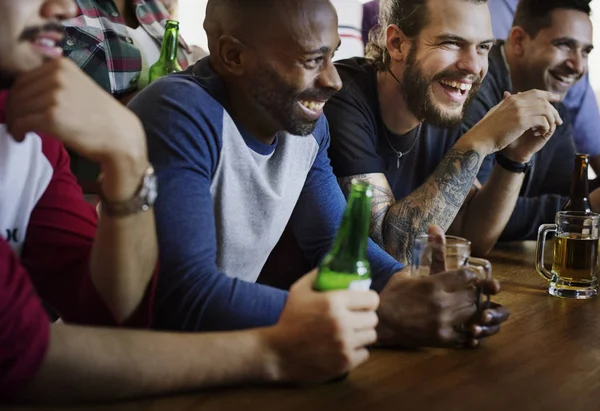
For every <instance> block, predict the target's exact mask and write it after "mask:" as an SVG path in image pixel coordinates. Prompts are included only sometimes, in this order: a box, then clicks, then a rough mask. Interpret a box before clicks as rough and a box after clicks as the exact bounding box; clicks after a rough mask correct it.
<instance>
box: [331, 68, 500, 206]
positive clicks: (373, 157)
mask: <svg viewBox="0 0 600 411" xmlns="http://www.w3.org/2000/svg"><path fill="white" fill-rule="evenodd" d="M336 67H337V69H338V72H339V73H340V77H341V78H342V81H343V88H342V90H341V91H340V92H339V93H337V94H336V95H335V96H334V97H333V98H332V99H331V100H329V102H328V103H327V104H326V105H325V115H326V116H327V119H328V121H329V128H330V133H331V146H330V148H329V157H330V158H331V165H332V167H333V171H334V173H335V174H336V175H337V176H338V177H348V176H352V175H357V174H369V173H383V174H384V175H385V177H386V178H387V181H388V183H389V185H390V188H391V189H392V192H393V194H394V197H395V198H396V200H399V199H402V198H404V197H406V196H407V195H409V194H410V193H412V192H413V191H415V190H416V189H417V188H418V187H419V186H420V185H421V184H423V183H424V182H425V181H426V180H427V178H429V177H430V176H431V174H432V173H433V171H434V170H435V168H436V167H437V166H438V165H439V164H440V162H441V161H442V159H443V158H444V156H445V155H446V153H447V152H448V150H450V148H451V147H452V146H453V145H454V144H455V143H456V141H457V140H458V138H459V137H460V136H461V135H462V133H461V128H460V126H456V127H450V128H443V127H437V126H434V125H431V124H423V125H422V127H421V130H420V133H419V135H418V136H417V131H418V127H417V128H415V129H413V130H411V131H410V132H408V133H407V134H405V135H397V134H394V133H392V132H391V131H390V130H388V129H387V127H386V126H385V124H384V123H383V119H382V118H381V114H380V110H379V98H378V93H377V79H376V70H375V67H374V66H373V64H371V63H370V62H369V61H368V60H367V59H364V58H352V59H347V60H341V61H338V62H337V63H336ZM394 150H395V151H396V152H402V153H403V155H402V157H401V158H400V161H399V162H398V157H397V155H396V153H395V152H394ZM398 163H399V164H398ZM398 165H399V167H398ZM482 167H483V166H482ZM485 169H486V170H488V171H489V169H490V167H485Z"/></svg>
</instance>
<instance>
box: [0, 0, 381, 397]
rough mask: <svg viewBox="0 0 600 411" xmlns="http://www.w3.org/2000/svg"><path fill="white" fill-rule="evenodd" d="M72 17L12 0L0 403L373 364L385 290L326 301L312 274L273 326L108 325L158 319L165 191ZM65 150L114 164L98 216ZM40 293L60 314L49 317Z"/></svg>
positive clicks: (68, 10) (53, 5) (4, 67)
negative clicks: (158, 222)
mask: <svg viewBox="0 0 600 411" xmlns="http://www.w3.org/2000/svg"><path fill="white" fill-rule="evenodd" d="M75 11H76V9H75V3H74V2H73V1H71V0H19V1H14V0H0V402H4V401H5V400H7V399H14V398H16V399H21V400H26V401H29V402H42V403H48V402H50V401H61V402H63V401H76V402H81V401H85V400H88V401H93V400H117V399H124V398H130V397H135V396H141V395H151V394H152V395H156V394H161V393H166V392H173V391H180V390H190V389H197V388H199V387H207V386H215V385H225V384H238V383H257V382H269V383H273V382H283V383H291V382H319V381H327V380H330V379H332V378H334V377H337V376H339V375H343V374H344V373H346V372H348V371H349V370H350V369H351V368H353V367H354V366H356V365H358V364H360V363H362V362H363V361H365V360H366V358H367V357H368V352H367V350H366V348H365V346H366V345H368V344H371V343H372V342H374V341H375V338H376V337H375V324H376V323H377V316H376V314H375V309H376V307H377V304H378V297H377V295H376V294H375V293H374V292H367V291H350V290H347V291H341V292H333V293H317V292H315V291H314V290H312V284H313V282H314V279H315V273H314V272H313V273H312V274H310V275H308V276H306V277H304V278H302V279H301V280H299V281H298V282H297V283H296V284H295V286H293V287H292V290H291V291H290V293H289V295H288V297H287V302H286V306H285V308H284V309H283V311H282V312H281V313H280V314H281V315H280V316H279V318H278V319H277V324H274V325H273V326H271V327H265V328H261V329H253V330H246V331H239V332H229V333H212V334H210V335H208V334H200V333H197V334H182V333H171V334H168V333H158V332H149V331H134V330H123V329H109V328H100V327H97V326H99V325H105V326H106V325H112V326H117V325H127V326H147V325H148V323H149V322H150V315H149V312H150V304H151V302H152V294H153V293H152V291H153V285H154V281H153V279H154V278H155V276H153V275H152V274H153V272H154V268H155V264H156V233H155V230H154V213H153V210H152V204H153V202H154V197H155V195H156V187H155V185H154V178H153V171H152V167H151V166H150V165H149V163H148V157H147V153H146V152H147V149H146V139H145V135H144V132H143V128H142V126H141V124H140V122H139V120H138V119H137V117H136V116H135V115H134V114H132V113H131V112H130V111H129V110H127V109H126V108H125V107H124V106H123V105H122V104H120V103H119V102H118V101H117V100H115V99H113V98H112V97H111V96H110V95H109V94H107V93H106V92H104V91H103V90H101V89H100V88H99V87H98V86H97V85H96V84H95V83H94V82H93V81H92V80H91V79H89V78H88V76H86V75H85V74H84V73H83V72H82V71H81V70H80V69H79V68H78V67H76V66H75V64H74V63H73V62H71V61H70V60H68V59H66V58H63V57H61V56H62V49H61V48H60V47H58V46H57V44H59V42H60V40H61V39H62V37H63V32H62V27H61V25H60V23H59V20H61V19H64V18H69V17H72V16H73V15H74V13H75ZM46 133H48V134H49V135H46ZM63 144H64V145H66V146H67V147H69V148H71V149H73V150H75V151H77V152H78V153H80V154H81V155H83V156H85V157H87V158H90V159H93V160H96V161H98V162H99V163H100V164H101V168H102V171H103V179H102V181H101V183H100V186H101V188H102V193H103V195H102V197H103V199H102V202H101V210H100V221H99V222H98V221H97V215H96V212H95V210H94V209H93V208H92V207H91V206H90V205H89V204H87V203H86V202H85V201H84V199H83V196H82V193H81V190H80V189H79V188H78V186H77V183H76V181H75V178H74V176H73V174H71V172H70V170H69V159H68V155H67V153H66V151H65V148H64V147H63ZM96 226H97V227H96ZM25 234H26V235H25ZM38 296H39V297H38ZM40 299H45V300H46V301H48V302H49V303H50V305H52V306H53V307H54V308H56V309H57V310H58V311H59V314H60V315H61V317H62V319H63V321H61V322H57V323H54V324H51V323H50V321H49V318H48V316H47V315H46V313H45V312H44V310H43V308H42V305H41V301H40ZM84 324H90V325H95V326H96V327H89V326H88V327H86V326H84Z"/></svg>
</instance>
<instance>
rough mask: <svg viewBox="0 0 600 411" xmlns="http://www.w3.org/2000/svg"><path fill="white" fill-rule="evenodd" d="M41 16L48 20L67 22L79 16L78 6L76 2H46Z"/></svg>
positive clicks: (61, 0)
mask: <svg viewBox="0 0 600 411" xmlns="http://www.w3.org/2000/svg"><path fill="white" fill-rule="evenodd" d="M40 14H41V17H44V18H47V19H54V20H66V19H70V18H71V17H74V16H75V15H76V14H77V5H76V4H75V1H74V0H46V1H44V3H43V5H42V9H41V11H40Z"/></svg>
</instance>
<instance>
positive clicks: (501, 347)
mask: <svg viewBox="0 0 600 411" xmlns="http://www.w3.org/2000/svg"><path fill="white" fill-rule="evenodd" d="M534 255H535V244H534V243H533V242H526V243H516V244H509V245H503V246H500V247H498V248H496V249H495V250H494V252H493V253H492V255H491V257H490V260H491V261H492V264H493V275H494V277H495V278H497V279H499V280H500V281H501V283H502V286H503V292H502V293H501V294H500V295H498V296H497V297H496V298H494V301H496V302H499V303H501V304H504V305H506V306H508V307H509V308H510V310H511V316H510V318H509V320H508V321H507V323H506V324H505V325H504V327H503V329H502V331H501V332H500V334H499V335H497V336H495V337H493V338H491V339H490V340H488V341H486V343H485V344H484V345H483V346H482V347H480V348H478V349H475V350H467V349H464V350H450V349H422V350H418V351H394V350H374V351H373V352H372V355H371V358H370V359H369V361H368V362H367V363H366V364H364V365H362V366H361V367H360V368H358V369H357V370H355V371H354V372H352V373H351V374H350V376H349V377H348V378H347V379H346V380H344V381H342V382H336V383H331V384H326V385H319V386H311V387H308V388H271V387H260V388H257V387H251V388H229V389H221V390H210V391H205V392H198V393H192V394H185V395H179V396H172V397H162V398H151V399H145V400H139V401H132V402H129V403H123V404H107V405H97V406H93V407H88V408H87V409H93V410H131V411H134V410H135V411H142V410H144V411H162V410H164V411H167V410H168V411H171V410H202V411H212V410H219V411H227V410H236V411H237V410H241V411H267V410H277V411H293V410H298V411H309V410H310V411H312V410H344V411H350V410H402V411H406V410H425V411H427V410H444V411H450V410H457V411H459V410H460V411H469V410H477V411H496V410H509V411H516V410H527V411H533V410H600V305H599V302H598V301H597V300H590V301H576V300H563V299H559V298H555V297H551V296H549V295H548V294H547V292H546V288H547V283H546V281H545V280H544V279H542V278H541V277H540V276H539V275H538V274H537V273H536V272H535V269H534ZM149 360H151V359H149ZM23 409H25V408H23ZM38 409H39V408H38ZM44 409H46V408H44ZM48 409H50V408H48ZM53 409H56V410H65V409H68V408H67V407H57V408H53ZM74 409H75V408H74ZM76 409H86V408H83V407H77V408H76Z"/></svg>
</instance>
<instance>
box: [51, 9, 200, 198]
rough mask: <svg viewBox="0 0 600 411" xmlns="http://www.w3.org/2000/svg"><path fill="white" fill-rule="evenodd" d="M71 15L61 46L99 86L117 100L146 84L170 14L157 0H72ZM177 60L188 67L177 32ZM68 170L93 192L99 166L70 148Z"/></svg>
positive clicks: (124, 99) (187, 55) (186, 52)
mask: <svg viewBox="0 0 600 411" xmlns="http://www.w3.org/2000/svg"><path fill="white" fill-rule="evenodd" d="M76 3H77V15H76V16H75V17H73V18H71V19H69V20H66V21H65V22H63V24H64V26H65V28H66V36H65V39H64V41H63V42H62V44H61V46H62V47H63V49H64V53H65V56H66V57H68V58H70V59H71V60H73V61H74V62H75V63H76V64H77V65H78V66H79V67H80V68H81V69H82V70H83V71H84V72H85V73H87V74H88V75H89V76H90V77H91V78H92V79H94V81H95V82H96V83H98V84H99V85H100V86H101V87H102V88H103V89H104V90H106V91H107V92H109V93H111V94H112V95H113V96H114V97H116V98H117V99H119V100H120V101H121V102H122V103H123V104H126V103H127V102H128V101H129V100H131V99H132V98H133V97H134V96H135V94H136V93H137V92H138V91H139V90H140V89H142V88H143V87H145V86H146V85H147V84H148V72H149V69H150V66H151V65H152V64H154V63H155V62H156V61H157V60H158V57H159V56H160V46H161V43H162V38H163V36H164V33H165V30H164V25H165V23H166V20H168V19H169V18H171V17H170V15H169V12H168V11H167V9H166V8H165V6H164V5H163V3H162V2H161V1H159V0H114V1H113V0H77V1H76ZM178 54H179V56H178V57H179V64H180V65H181V67H182V68H184V69H185V68H186V67H187V66H188V63H189V61H190V60H191V54H190V49H189V47H188V45H187V44H186V43H185V42H184V41H183V39H182V38H181V37H180V41H179V48H178ZM70 154H71V169H72V171H73V173H74V174H75V175H76V176H77V179H78V181H79V184H80V185H81V186H82V187H83V189H84V191H85V192H87V193H94V192H95V191H96V183H95V181H96V179H97V177H98V173H99V167H98V166H97V165H96V164H94V163H91V162H89V161H87V160H84V159H83V158H81V157H79V156H78V155H77V154H75V153H72V152H71V153H70Z"/></svg>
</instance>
